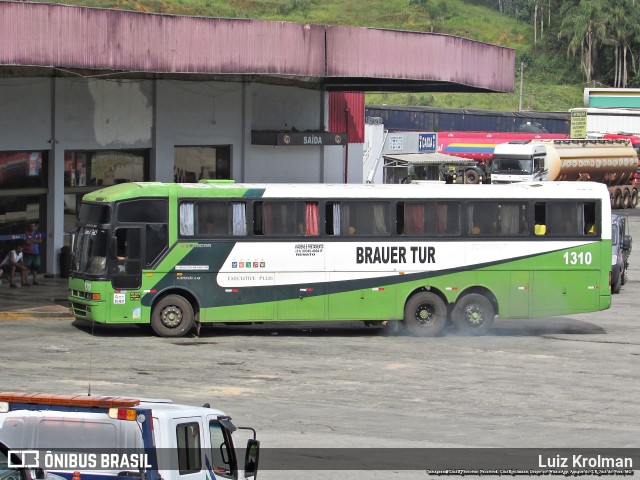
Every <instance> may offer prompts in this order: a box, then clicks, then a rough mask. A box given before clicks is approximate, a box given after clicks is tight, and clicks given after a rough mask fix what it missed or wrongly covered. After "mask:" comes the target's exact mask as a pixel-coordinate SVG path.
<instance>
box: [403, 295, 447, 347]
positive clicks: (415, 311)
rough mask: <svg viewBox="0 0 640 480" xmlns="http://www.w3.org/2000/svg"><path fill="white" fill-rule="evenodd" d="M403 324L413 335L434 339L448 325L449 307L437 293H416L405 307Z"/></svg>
mask: <svg viewBox="0 0 640 480" xmlns="http://www.w3.org/2000/svg"><path fill="white" fill-rule="evenodd" d="M402 323H403V325H404V328H405V330H407V331H408V332H409V333H411V334H412V335H416V336H419V337H434V336H436V335H438V334H439V333H441V332H442V330H443V329H444V327H445V325H446V324H447V305H446V304H445V303H444V301H443V300H442V299H441V298H440V297H439V296H438V295H436V294H435V293H432V292H419V293H416V294H415V295H414V296H412V297H411V298H410V299H409V301H408V302H407V303H406V305H405V306H404V319H403V320H402Z"/></svg>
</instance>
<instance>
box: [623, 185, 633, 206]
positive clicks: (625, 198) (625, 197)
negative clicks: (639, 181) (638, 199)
mask: <svg viewBox="0 0 640 480" xmlns="http://www.w3.org/2000/svg"><path fill="white" fill-rule="evenodd" d="M630 206H631V192H629V189H628V188H625V189H624V193H623V194H622V208H629V207H630Z"/></svg>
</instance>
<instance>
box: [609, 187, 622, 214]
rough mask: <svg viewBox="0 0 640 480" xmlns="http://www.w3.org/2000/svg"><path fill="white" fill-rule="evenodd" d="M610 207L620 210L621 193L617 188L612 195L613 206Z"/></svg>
mask: <svg viewBox="0 0 640 480" xmlns="http://www.w3.org/2000/svg"><path fill="white" fill-rule="evenodd" d="M611 207H612V208H613V209H614V210H618V209H620V208H622V192H621V191H620V189H619V188H617V189H616V192H615V193H614V194H613V205H611Z"/></svg>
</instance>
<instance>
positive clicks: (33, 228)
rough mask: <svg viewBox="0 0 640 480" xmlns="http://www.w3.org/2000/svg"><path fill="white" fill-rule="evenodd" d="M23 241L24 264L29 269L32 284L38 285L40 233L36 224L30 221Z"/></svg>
mask: <svg viewBox="0 0 640 480" xmlns="http://www.w3.org/2000/svg"><path fill="white" fill-rule="evenodd" d="M24 239H25V243H24V248H23V251H22V252H23V261H24V266H25V267H27V268H28V269H29V270H30V271H31V277H32V278H33V281H32V282H31V283H32V284H33V285H39V283H38V273H39V272H40V244H41V243H42V234H41V233H40V232H39V231H38V224H37V223H35V222H31V223H30V224H29V228H28V229H27V231H26V232H25V235H24Z"/></svg>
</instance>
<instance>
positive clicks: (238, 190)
mask: <svg viewBox="0 0 640 480" xmlns="http://www.w3.org/2000/svg"><path fill="white" fill-rule="evenodd" d="M170 192H171V193H173V194H174V195H176V196H177V197H179V198H216V197H219V198H305V199H309V198H315V199H332V198H354V199H357V198H407V199H429V198H435V199H437V198H448V199H474V198H478V199H482V198H487V199H489V198H523V199H528V198H531V199H537V198H556V199H562V198H576V197H577V198H582V197H584V196H592V197H593V198H602V199H607V201H608V199H609V192H608V190H607V188H606V186H605V185H604V184H601V183H596V182H535V183H512V184H504V185H483V184H478V185H463V184H453V185H449V184H428V185H425V184H400V185H398V184H384V185H378V184H312V183H303V184H289V183H271V184H258V183H231V184H229V183H224V184H222V183H213V182H211V183H160V182H137V183H123V184H119V185H114V186H111V187H106V188H103V189H100V190H97V191H95V192H91V193H88V194H87V195H85V197H84V200H85V201H89V202H114V201H120V200H127V199H131V198H139V197H166V196H168V195H169V193H170Z"/></svg>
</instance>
